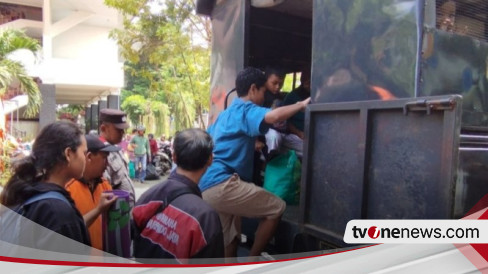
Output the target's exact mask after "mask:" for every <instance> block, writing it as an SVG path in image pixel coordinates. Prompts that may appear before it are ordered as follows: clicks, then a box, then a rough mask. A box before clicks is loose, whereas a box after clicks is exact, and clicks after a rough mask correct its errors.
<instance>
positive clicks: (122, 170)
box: [100, 109, 135, 208]
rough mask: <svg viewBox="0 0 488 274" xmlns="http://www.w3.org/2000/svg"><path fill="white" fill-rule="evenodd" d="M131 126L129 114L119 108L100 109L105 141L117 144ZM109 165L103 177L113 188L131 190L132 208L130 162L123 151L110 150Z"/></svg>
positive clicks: (132, 194) (101, 128)
mask: <svg viewBox="0 0 488 274" xmlns="http://www.w3.org/2000/svg"><path fill="white" fill-rule="evenodd" d="M127 128H129V124H127V115H126V114H125V112H123V111H120V110H117V109H102V110H101V111H100V135H101V136H100V139H101V140H102V141H104V142H105V143H108V144H111V145H116V144H119V143H120V142H121V141H122V138H123V137H124V130H125V129H127ZM107 160H108V165H107V169H106V170H105V173H104V174H103V177H104V178H106V179H107V180H108V181H109V182H110V184H111V185H112V188H113V189H120V190H125V191H127V192H129V203H130V206H131V208H133V207H134V204H135V191H134V185H132V181H131V179H130V177H129V163H128V162H127V160H126V159H125V157H124V154H122V152H121V151H115V152H110V154H109V155H108V158H107Z"/></svg>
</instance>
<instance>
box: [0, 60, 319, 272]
mask: <svg viewBox="0 0 488 274" xmlns="http://www.w3.org/2000/svg"><path fill="white" fill-rule="evenodd" d="M307 75H308V77H309V74H306V73H304V74H302V77H307ZM283 78H284V75H282V74H281V73H280V72H278V71H276V70H274V71H268V72H267V73H266V74H265V73H263V72H262V71H261V70H259V69H256V68H247V69H244V70H243V71H241V72H239V73H238V75H237V78H236V82H235V83H236V89H237V94H238V98H236V99H234V101H233V102H232V104H231V105H230V107H229V108H228V109H227V110H224V111H223V112H222V113H220V115H219V117H218V118H217V120H216V121H215V123H214V124H213V125H212V126H210V127H209V129H208V131H207V132H206V131H203V130H201V129H187V130H183V131H180V132H177V133H176V135H175V136H174V140H173V142H172V151H171V154H172V155H171V157H172V160H173V162H174V164H175V165H176V168H174V169H173V171H172V172H171V174H170V175H169V177H168V179H167V180H166V181H165V182H163V183H160V184H156V185H154V186H152V187H151V188H150V189H149V190H147V191H146V192H145V193H144V194H143V195H142V196H141V197H140V198H139V199H138V200H137V201H136V199H135V193H134V186H133V183H132V181H131V178H130V176H129V161H131V160H134V162H135V164H136V166H139V165H140V166H141V169H140V171H139V172H138V173H137V175H136V177H137V178H138V179H139V180H141V181H143V180H144V177H145V166H146V164H147V162H150V161H151V158H153V157H154V155H155V153H156V150H157V149H159V147H161V146H168V144H169V142H168V141H167V140H166V139H165V136H162V137H161V138H160V139H159V146H158V141H156V140H155V139H154V136H153V135H152V134H150V135H149V136H148V137H149V138H147V137H145V136H144V133H145V128H143V127H138V128H137V129H136V132H133V133H134V136H130V138H129V137H126V138H125V139H124V133H125V131H126V130H127V129H128V128H129V124H128V123H127V122H126V121H127V116H126V114H125V113H124V112H123V111H120V110H115V109H104V110H102V111H101V112H100V116H99V118H100V128H99V131H100V136H96V135H93V134H88V135H84V134H83V133H82V131H81V130H80V129H79V127H78V126H77V125H75V124H74V123H71V122H67V121H58V122H55V123H52V124H50V125H47V126H45V127H44V128H43V129H42V130H41V132H40V133H39V135H38V136H37V138H36V140H35V142H34V144H33V147H32V153H31V154H30V155H29V156H27V157H24V158H22V159H21V160H19V162H17V163H16V164H15V167H14V170H13V175H12V177H11V178H10V180H9V181H8V182H7V184H6V186H5V188H4V190H3V192H2V193H1V195H0V202H1V203H2V204H3V205H5V206H7V207H9V208H11V209H13V210H15V211H16V210H17V209H19V208H21V209H22V215H23V216H24V217H26V218H28V219H30V220H32V221H34V222H36V223H38V224H40V225H42V226H44V227H46V228H48V229H51V230H53V231H55V232H57V233H59V234H61V235H64V236H66V237H68V238H71V239H73V240H76V241H78V242H81V243H83V244H86V245H91V246H92V247H94V248H97V249H103V246H102V220H101V214H102V213H103V212H106V211H107V210H108V209H109V208H110V207H111V206H112V205H113V203H114V202H115V200H116V199H117V197H116V196H114V195H113V194H108V193H107V191H110V190H123V191H126V192H128V193H129V203H130V208H131V231H132V245H133V256H134V257H135V258H137V259H147V258H171V259H175V260H177V261H178V262H180V263H184V262H188V259H192V258H223V257H229V258H231V257H236V256H237V246H238V243H239V236H240V218H241V217H250V218H257V219H259V220H260V223H259V226H258V228H257V231H256V235H255V240H254V243H253V246H252V248H251V250H250V254H249V255H250V256H259V255H260V254H261V252H263V251H264V249H265V247H266V245H267V243H268V242H269V240H270V239H271V237H272V236H273V235H274V233H275V230H276V228H277V226H278V223H279V221H280V218H281V215H282V214H283V212H284V210H285V207H286V204H285V202H284V201H283V200H282V199H280V198H279V197H277V196H276V195H274V194H272V193H270V192H268V191H266V190H264V189H263V188H261V187H259V186H256V185H255V184H253V183H252V180H253V178H252V177H253V176H252V174H253V157H254V153H255V151H256V149H258V148H261V147H260V146H257V142H258V141H257V137H259V136H266V138H268V136H267V135H266V134H267V133H268V132H269V130H270V129H274V130H275V131H276V132H278V133H277V134H275V137H273V138H276V136H277V135H280V136H281V137H283V138H282V139H285V140H286V139H287V135H293V134H294V135H295V137H293V138H295V139H296V140H303V137H304V136H303V121H302V122H301V125H300V123H299V122H295V121H298V120H299V119H301V118H300V116H303V115H302V114H303V113H302V112H303V111H304V109H305V108H306V106H307V104H308V103H309V102H310V98H309V97H308V94H309V83H310V82H309V79H308V81H307V79H306V78H303V80H302V85H301V86H300V87H299V88H298V89H297V90H294V91H292V92H291V93H290V94H289V95H287V96H286V97H279V96H277V94H278V93H279V92H280V89H281V87H282V84H283ZM273 86H274V87H273ZM270 98H271V99H270ZM275 99H277V100H283V103H277V102H272V103H271V104H270V105H267V104H269V101H270V100H275ZM263 104H264V105H265V106H267V107H265V106H263ZM271 106H272V108H270V107H271ZM287 120H288V121H290V122H291V123H289V125H288V126H286V125H283V124H281V125H280V123H283V122H285V121H287ZM293 128H295V129H296V130H298V131H295V130H294V129H293ZM299 130H301V133H300V132H299ZM266 142H267V143H270V142H268V141H266ZM272 143H273V146H270V147H271V148H270V149H269V151H268V152H270V151H273V150H277V151H279V150H280V148H279V147H277V146H279V145H280V144H279V142H277V141H276V140H273V142H272ZM284 143H286V142H284ZM283 145H285V144H283ZM131 147H132V149H130V148H131ZM289 148H291V149H293V147H291V146H290V147H289ZM297 148H299V147H297ZM124 151H131V152H133V155H132V156H130V157H129V158H130V159H128V158H127V157H125V156H124ZM53 193H57V194H56V195H53ZM55 196H56V197H55ZM16 212H19V211H16ZM53 216H56V218H53ZM39 241H41V239H39ZM42 241H46V239H42ZM37 247H39V248H41V249H42V244H39V245H37Z"/></svg>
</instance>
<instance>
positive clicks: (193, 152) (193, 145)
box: [173, 128, 213, 171]
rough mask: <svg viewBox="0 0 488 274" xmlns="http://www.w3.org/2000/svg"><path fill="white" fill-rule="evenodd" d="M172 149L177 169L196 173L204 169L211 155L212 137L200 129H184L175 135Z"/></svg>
mask: <svg viewBox="0 0 488 274" xmlns="http://www.w3.org/2000/svg"><path fill="white" fill-rule="evenodd" d="M173 149H174V154H175V156H176V162H177V163H176V164H177V165H178V167H180V168H182V169H184V170H189V171H196V170H199V169H202V168H203V167H205V165H206V164H207V161H208V159H209V158H210V156H211V155H212V153H213V141H212V137H210V135H209V134H208V133H207V132H205V131H203V130H201V129H197V128H191V129H186V130H183V131H180V132H177V133H176V135H175V139H174V142H173Z"/></svg>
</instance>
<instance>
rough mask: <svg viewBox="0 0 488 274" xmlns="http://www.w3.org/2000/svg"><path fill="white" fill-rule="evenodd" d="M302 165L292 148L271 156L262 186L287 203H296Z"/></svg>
mask: <svg viewBox="0 0 488 274" xmlns="http://www.w3.org/2000/svg"><path fill="white" fill-rule="evenodd" d="M301 169H302V165H301V163H300V161H299V160H298V157H297V155H296V153H295V151H294V150H289V151H288V152H287V153H285V154H281V155H278V156H276V157H275V158H273V159H272V160H271V161H269V162H268V164H267V165H266V170H265V172H264V185H263V188H264V189H266V190H267V191H269V192H271V193H273V194H275V195H276V196H278V197H280V198H281V199H283V200H284V201H285V202H286V203H287V204H289V205H296V204H298V200H299V192H300V177H301Z"/></svg>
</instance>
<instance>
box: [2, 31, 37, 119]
mask: <svg viewBox="0 0 488 274" xmlns="http://www.w3.org/2000/svg"><path fill="white" fill-rule="evenodd" d="M40 48H41V46H40V45H39V42H38V41H37V40H35V39H33V38H30V37H28V36H27V35H26V34H25V33H24V32H23V31H21V30H15V29H3V30H0V129H2V128H3V129H4V125H2V124H3V123H4V114H3V106H2V102H1V97H2V96H3V95H4V94H5V93H6V92H7V90H8V88H9V86H10V85H11V84H12V83H13V82H14V81H16V80H17V81H18V82H19V83H20V91H21V92H23V93H25V94H27V97H28V98H29V103H28V104H27V110H26V115H27V116H30V117H32V116H34V115H36V114H37V113H38V111H39V108H40V105H41V102H42V99H41V94H40V92H39V87H38V86H37V83H36V82H35V81H34V79H33V78H32V77H30V76H29V75H27V73H26V71H25V68H24V66H23V64H22V63H20V62H18V61H14V60H10V59H8V56H9V54H11V53H13V52H14V51H16V50H20V49H24V50H28V51H30V52H32V53H33V54H34V55H37V52H38V51H39V50H40Z"/></svg>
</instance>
